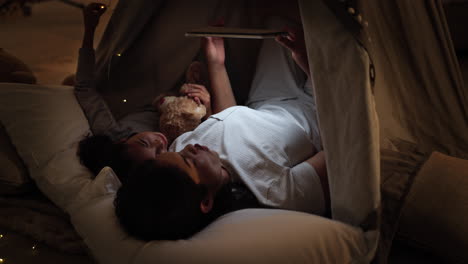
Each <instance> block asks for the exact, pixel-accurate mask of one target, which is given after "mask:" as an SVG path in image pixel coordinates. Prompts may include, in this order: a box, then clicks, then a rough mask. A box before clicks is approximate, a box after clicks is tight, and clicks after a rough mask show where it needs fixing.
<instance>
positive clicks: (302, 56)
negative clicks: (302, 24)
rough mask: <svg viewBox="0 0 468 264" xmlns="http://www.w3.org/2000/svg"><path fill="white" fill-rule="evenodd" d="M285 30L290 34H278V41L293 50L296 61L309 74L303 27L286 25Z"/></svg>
mask: <svg viewBox="0 0 468 264" xmlns="http://www.w3.org/2000/svg"><path fill="white" fill-rule="evenodd" d="M284 30H285V31H287V32H288V35H287V36H277V37H276V41H277V42H278V43H279V44H281V45H282V46H284V47H286V48H287V49H289V50H290V51H291V54H292V58H293V59H294V61H295V62H296V63H297V65H299V67H301V69H302V70H303V71H304V72H305V73H306V74H307V75H308V76H309V75H310V68H309V60H308V58H307V49H306V45H305V41H304V31H303V30H302V28H289V27H285V28H284Z"/></svg>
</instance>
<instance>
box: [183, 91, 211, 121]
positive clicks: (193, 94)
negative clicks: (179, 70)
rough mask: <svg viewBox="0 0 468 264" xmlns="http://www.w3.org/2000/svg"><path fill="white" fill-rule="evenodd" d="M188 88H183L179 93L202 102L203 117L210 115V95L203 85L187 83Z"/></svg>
mask: <svg viewBox="0 0 468 264" xmlns="http://www.w3.org/2000/svg"><path fill="white" fill-rule="evenodd" d="M186 85H187V86H188V89H184V90H183V91H182V92H181V93H182V94H183V95H185V96H187V97H189V98H192V99H193V100H194V101H195V102H196V103H197V104H199V105H200V104H202V105H204V106H205V108H206V115H205V117H209V116H210V115H211V96H210V93H209V92H208V90H207V89H206V88H205V86H203V85H200V84H192V83H187V84H186Z"/></svg>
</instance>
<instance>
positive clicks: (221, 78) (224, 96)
mask: <svg viewBox="0 0 468 264" xmlns="http://www.w3.org/2000/svg"><path fill="white" fill-rule="evenodd" d="M202 44H203V47H204V50H205V56H206V61H207V66H208V75H209V79H210V87H211V88H210V90H211V91H210V92H211V106H212V109H211V110H212V112H213V114H216V113H219V112H221V111H223V110H224V109H226V108H228V107H231V106H235V105H237V104H236V99H235V98H234V94H233V92H232V88H231V83H230V81H229V76H228V74H227V71H226V66H225V65H224V59H225V53H224V40H223V38H218V37H207V38H204V39H202Z"/></svg>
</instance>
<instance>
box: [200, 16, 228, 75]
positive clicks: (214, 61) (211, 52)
mask: <svg viewBox="0 0 468 264" xmlns="http://www.w3.org/2000/svg"><path fill="white" fill-rule="evenodd" d="M212 26H215V27H223V26H224V19H223V18H220V19H218V20H217V21H216V22H214V23H212ZM201 45H202V48H203V50H204V52H205V57H206V61H207V63H208V64H211V65H215V66H216V65H224V59H225V52H224V39H223V38H220V37H205V38H202V39H201Z"/></svg>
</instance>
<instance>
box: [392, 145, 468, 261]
mask: <svg viewBox="0 0 468 264" xmlns="http://www.w3.org/2000/svg"><path fill="white" fill-rule="evenodd" d="M467 190H468V160H464V159H459V158H455V157H451V156H447V155H445V154H442V153H439V152H433V153H432V154H431V156H430V158H429V159H428V160H427V161H426V163H424V165H423V166H422V168H421V170H420V171H419V173H418V174H417V176H416V177H415V179H414V182H413V185H412V187H411V190H410V191H409V193H408V196H407V199H406V203H405V205H404V207H403V209H402V213H401V218H400V226H399V229H398V237H399V239H402V240H404V241H406V242H408V243H409V244H412V245H415V246H419V247H423V248H425V249H429V250H431V251H433V252H434V253H436V254H437V255H439V256H441V257H442V258H444V259H446V260H447V261H449V262H450V263H467V262H468V254H467V252H468V192H467Z"/></svg>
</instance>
